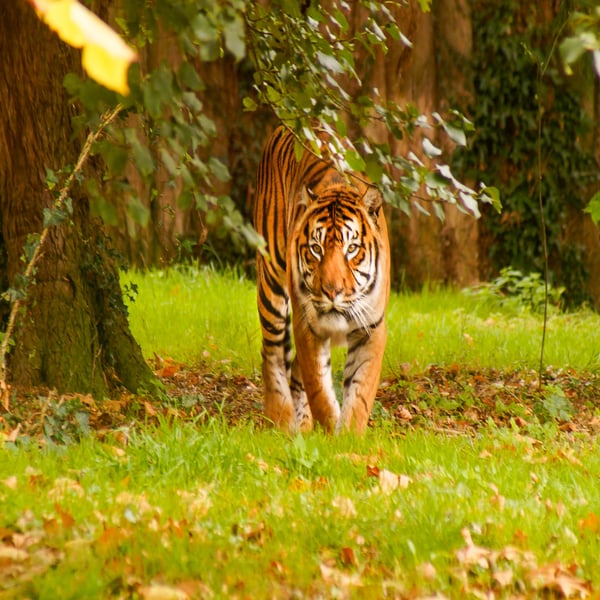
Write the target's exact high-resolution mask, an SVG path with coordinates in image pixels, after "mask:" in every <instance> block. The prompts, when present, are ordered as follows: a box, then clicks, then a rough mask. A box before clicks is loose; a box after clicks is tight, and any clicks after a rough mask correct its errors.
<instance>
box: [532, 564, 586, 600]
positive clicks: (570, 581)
mask: <svg viewBox="0 0 600 600" xmlns="http://www.w3.org/2000/svg"><path fill="white" fill-rule="evenodd" d="M528 579H529V581H530V583H531V585H532V586H533V587H534V588H535V589H536V590H546V591H550V592H555V593H559V594H561V595H562V597H563V598H575V597H576V598H587V596H589V594H590V584H589V583H588V582H587V581H585V580H583V579H581V578H580V577H577V576H575V575H573V574H572V573H570V572H569V571H568V570H567V569H565V567H563V566H562V565H560V564H557V563H551V564H547V565H543V566H541V567H538V568H536V569H532V570H531V571H530V572H529V574H528Z"/></svg>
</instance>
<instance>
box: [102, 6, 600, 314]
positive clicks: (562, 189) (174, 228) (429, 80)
mask: <svg viewBox="0 0 600 600" xmlns="http://www.w3.org/2000/svg"><path fill="white" fill-rule="evenodd" d="M594 4H595V3H594V2H591V3H590V2H555V1H543V2H537V3H521V2H518V1H515V0H501V1H497V2H480V1H476V0H450V1H437V2H436V1H434V2H432V3H431V6H430V7H429V9H428V10H426V11H424V10H422V7H421V6H420V5H419V3H417V2H415V1H411V2H408V3H407V4H406V5H404V6H399V7H398V6H397V7H395V9H394V10H395V11H396V13H395V15H394V16H395V17H396V19H397V22H398V24H399V26H400V28H401V30H402V33H403V34H404V35H405V36H406V38H407V39H408V40H410V42H411V45H410V46H409V45H407V44H406V42H405V41H404V40H403V39H398V40H390V41H389V43H388V50H387V52H386V53H385V54H384V53H382V52H381V51H379V52H376V53H375V54H373V55H369V54H368V53H366V52H364V51H363V52H362V55H360V56H359V57H358V58H357V60H356V64H357V65H358V68H359V71H360V72H359V76H360V79H361V82H362V84H361V89H360V90H356V94H357V95H358V92H359V91H360V92H361V93H364V91H365V90H367V91H369V90H370V91H371V92H372V93H374V92H375V90H376V91H377V93H379V94H381V95H382V96H383V97H384V98H385V99H386V100H387V101H390V102H395V103H397V104H398V105H399V106H402V107H406V106H411V107H414V110H416V112H417V113H418V114H424V115H431V114H432V113H434V112H438V113H441V114H442V115H447V114H448V113H449V112H450V111H452V110H455V109H458V110H460V111H461V112H462V113H463V114H464V115H465V116H466V117H467V118H468V119H469V120H470V121H471V122H472V123H473V126H474V130H473V132H472V133H471V134H470V135H469V141H468V146H467V147H466V148H459V150H458V151H456V152H454V155H453V158H452V166H453V169H454V172H455V174H456V175H457V176H458V177H459V178H460V179H461V180H465V181H470V182H473V183H475V182H479V181H482V180H483V181H485V182H486V183H487V184H488V185H493V186H496V187H498V188H499V189H500V195H501V198H502V204H503V211H502V212H501V213H498V212H497V211H496V210H494V208H493V207H492V206H489V205H488V206H485V205H484V206H483V208H482V210H483V218H481V219H474V218H473V216H472V215H471V214H465V212H464V211H461V210H459V209H458V208H457V207H456V206H453V205H446V206H444V208H443V219H436V218H429V216H428V215H427V214H426V212H431V213H433V212H434V211H433V210H432V207H431V206H430V205H429V204H428V203H427V202H423V203H421V204H419V203H418V200H414V199H413V202H412V204H411V206H410V207H406V206H405V207H404V210H401V209H398V208H390V209H389V215H388V217H389V219H390V221H391V224H392V225H391V231H392V233H391V236H392V251H393V279H394V282H395V286H396V287H401V286H408V287H410V288H412V289H415V288H419V287H420V286H421V285H422V284H423V283H425V282H431V281H436V282H442V283H449V284H455V285H458V286H466V285H471V284H474V283H476V282H479V281H487V280H490V279H491V278H493V277H496V276H497V275H498V273H499V272H500V270H501V269H502V268H504V267H508V266H511V267H513V268H515V269H518V270H520V271H522V272H523V273H524V274H527V273H531V272H543V270H544V264H543V249H542V238H541V235H540V214H539V212H540V211H539V202H538V187H537V183H538V179H539V178H540V176H541V180H542V181H541V186H542V195H543V205H544V217H545V223H546V227H547V233H548V244H549V258H550V277H551V281H552V283H553V284H554V285H556V286H564V288H565V295H564V300H565V301H566V302H567V304H568V305H571V306H574V305H579V304H581V303H582V302H591V303H592V304H593V305H594V306H596V305H597V304H598V302H600V240H599V237H598V231H597V228H596V226H595V225H594V224H593V223H592V220H591V218H590V217H589V215H586V214H585V213H584V211H583V209H584V207H585V206H586V204H587V202H588V201H589V199H590V197H591V196H592V195H593V193H594V192H596V191H597V189H598V172H597V159H598V152H599V143H600V142H599V136H598V123H597V111H598V110H599V107H600V96H599V94H600V91H599V86H598V79H597V78H596V77H595V76H594V73H593V70H592V68H591V61H583V63H584V64H582V65H580V68H579V70H578V71H577V72H576V73H575V74H574V75H573V74H571V75H567V74H566V73H565V69H564V65H563V64H562V61H561V56H560V55H559V53H558V50H557V46H558V44H559V42H560V41H561V40H562V39H564V37H565V36H566V34H567V32H568V28H567V27H566V20H567V18H568V16H569V15H570V14H572V13H573V12H574V11H575V10H578V9H579V10H586V9H587V10H589V9H590V7H591V6H593V5H594ZM347 6H348V9H347V19H348V22H349V24H350V27H351V28H352V29H354V30H357V29H360V28H361V27H363V26H364V23H365V19H366V11H365V9H364V7H363V6H362V5H361V4H359V3H354V2H352V3H348V4H347ZM182 60H183V57H182V54H181V52H180V50H179V49H178V47H177V44H176V43H175V39H174V37H173V35H172V34H169V33H165V34H159V36H158V38H157V40H156V43H155V44H153V45H152V47H149V48H148V49H147V51H146V52H144V53H143V55H142V63H143V66H144V69H145V70H147V71H148V72H153V71H155V70H156V69H160V66H161V65H162V64H167V65H169V66H170V68H173V69H175V68H177V67H179V66H181V63H182ZM198 67H199V68H198V72H199V74H200V78H201V80H202V82H203V83H202V89H201V90H199V93H198V97H199V98H200V99H201V102H202V106H203V111H204V113H205V114H206V115H207V116H208V117H209V118H210V119H211V120H212V121H213V123H214V124H215V128H216V135H215V136H214V138H213V139H212V140H211V141H210V143H209V144H208V146H207V147H206V149H205V150H203V152H204V153H205V154H206V156H213V157H217V158H218V159H219V160H220V161H222V163H223V164H225V165H226V166H227V168H228V169H229V172H230V174H231V178H230V179H229V180H228V181H226V182H221V183H220V184H219V185H218V188H217V190H216V193H217V194H222V195H228V196H229V197H231V199H232V200H233V202H234V203H235V206H236V207H237V209H238V210H239V211H240V213H241V214H242V215H243V216H244V217H245V218H246V219H250V217H251V207H252V202H253V190H254V177H255V172H256V166H257V162H258V159H259V157H260V152H261V149H262V145H263V143H264V140H265V137H266V136H267V134H268V132H269V131H270V130H272V128H273V127H274V126H276V125H277V123H278V121H277V118H276V117H275V116H274V115H273V112H272V111H271V110H270V109H269V108H266V109H265V108H262V109H259V110H256V111H252V112H248V111H247V110H245V109H246V107H247V106H248V104H247V103H246V104H245V103H244V99H245V98H248V97H250V98H253V97H255V92H254V90H253V86H254V76H255V72H254V70H253V67H252V65H251V64H250V62H249V60H247V59H242V60H239V59H238V57H236V56H234V55H233V54H232V53H231V52H229V53H226V55H225V56H223V57H222V58H218V59H217V60H214V61H210V62H202V63H199V64H198ZM370 127H371V128H373V125H372V124H371V125H370ZM377 127H378V130H377V131H376V133H375V135H376V136H378V137H379V138H380V140H381V141H382V142H385V143H388V144H389V146H390V147H391V150H392V153H395V154H398V155H404V156H406V155H408V154H409V153H410V152H411V151H412V152H415V153H416V154H417V155H419V156H421V157H423V150H422V145H421V134H420V132H419V131H416V132H415V135H413V136H407V137H405V138H404V139H401V140H397V139H394V138H393V136H392V135H391V134H390V133H389V132H387V131H385V128H384V127H382V126H381V125H379V126H375V128H377ZM430 138H431V139H432V141H433V142H434V143H435V144H437V145H439V146H440V147H442V148H444V149H445V150H448V151H449V150H451V149H452V148H453V146H454V145H453V144H452V143H451V141H450V140H449V139H448V137H447V136H444V132H443V131H442V130H439V131H438V132H434V133H433V134H432V136H430ZM538 150H539V151H540V152H541V155H542V162H541V173H538V172H537V170H536V169H537V168H538V161H537V157H538ZM154 177H155V179H154V181H153V182H152V184H153V185H154V186H155V189H156V192H155V193H154V194H149V193H148V191H149V190H148V187H147V184H146V185H145V184H144V183H143V182H142V181H136V180H135V177H133V178H130V181H131V182H132V183H133V185H134V187H135V188H136V190H137V191H138V197H139V198H140V201H141V202H142V203H143V205H144V207H145V208H146V209H147V210H148V212H149V215H150V217H149V221H150V227H145V228H144V227H139V226H137V225H136V224H135V218H132V217H131V216H130V215H129V216H128V215H127V213H126V211H125V210H124V209H123V208H121V209H117V210H118V211H119V210H121V211H123V212H122V213H119V214H118V215H117V214H115V216H114V222H115V223H119V225H118V226H116V227H113V228H112V231H111V234H112V236H113V237H114V239H116V240H117V244H118V247H119V248H120V250H121V251H122V252H123V254H124V256H126V258H127V260H128V261H129V262H130V263H131V264H133V265H138V266H155V265H164V264H169V263H170V262H171V261H173V260H182V259H186V258H190V257H195V258H200V259H201V261H202V262H211V261H216V262H217V263H219V264H224V263H232V262H235V263H241V264H244V265H247V266H249V267H250V268H251V264H252V261H253V255H254V249H253V248H251V247H249V246H248V245H247V244H245V243H244V238H243V237H241V236H235V235H234V236H233V238H232V236H231V232H230V231H228V229H227V227H224V226H223V219H222V217H221V218H220V217H219V215H218V214H216V213H215V212H214V211H213V212H205V211H202V210H200V211H199V210H198V209H197V207H196V206H182V204H181V202H180V203H179V204H178V202H177V196H178V193H179V192H180V190H179V189H177V188H172V187H169V186H167V185H165V184H164V181H165V180H166V177H165V173H164V172H163V170H161V169H160V168H159V169H158V170H157V171H156V173H155V176H154ZM213 193H214V190H213ZM121 206H123V205H122V204H121ZM124 223H127V227H125V226H124ZM132 233H134V235H132ZM232 239H233V241H234V243H233V244H232V243H231V242H232Z"/></svg>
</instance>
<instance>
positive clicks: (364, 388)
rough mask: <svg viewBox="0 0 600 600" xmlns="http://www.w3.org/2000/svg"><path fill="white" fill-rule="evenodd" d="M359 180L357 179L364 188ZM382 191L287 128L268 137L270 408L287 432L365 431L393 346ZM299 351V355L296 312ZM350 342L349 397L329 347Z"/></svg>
mask: <svg viewBox="0 0 600 600" xmlns="http://www.w3.org/2000/svg"><path fill="white" fill-rule="evenodd" d="M355 182H356V185H355ZM381 206H382V199H381V195H380V194H379V192H378V191H377V190H376V189H375V188H374V187H372V186H369V185H368V184H367V183H366V182H364V180H363V179H362V178H356V179H353V182H352V184H350V183H348V181H347V180H346V178H345V177H344V176H342V175H341V174H340V173H339V172H337V171H336V170H335V169H334V168H333V167H332V165H331V164H330V163H328V162H327V161H324V160H322V159H319V158H317V157H314V156H313V155H312V154H310V153H309V152H304V154H303V156H302V158H301V159H300V160H297V159H296V156H295V152H294V137H293V135H291V134H290V133H288V132H286V131H285V130H284V129H283V128H279V129H277V130H276V131H275V132H274V134H273V135H272V136H271V138H270V139H269V140H268V141H267V144H266V146H265V149H264V152H263V156H262V158H261V161H260V164H259V169H258V174H257V185H256V202H255V210H254V226H255V228H256V230H257V231H258V233H260V234H261V235H262V236H263V237H264V239H265V241H266V254H265V255H263V254H260V253H259V254H258V255H257V291H258V310H259V317H260V323H261V329H262V336H263V346H262V358H263V368H262V372H263V384H264V408H265V413H266V415H267V417H269V418H270V419H271V420H272V421H273V422H274V423H275V424H276V425H278V426H279V427H281V428H282V429H285V430H289V431H294V430H307V429H310V428H311V427H312V425H313V419H314V420H315V421H317V422H318V423H320V424H321V425H322V426H323V427H324V428H325V429H327V430H331V429H333V428H336V429H337V430H341V429H346V428H352V429H354V430H359V431H362V430H364V428H365V427H366V424H367V421H368V417H369V414H370V411H371V407H372V405H373V401H374V398H375V393H376V390H377V385H378V381H379V376H380V372H381V362H382V358H383V351H384V347H385V336H386V332H385V318H384V316H385V309H386V306H387V299H388V295H389V243H388V238H387V228H386V223H385V217H384V214H383V210H382V208H381ZM292 316H293V331H294V341H295V345H296V357H295V359H293V360H292V336H291V317H292ZM332 344H346V345H347V346H348V355H347V360H346V367H345V370H344V392H343V393H344V398H343V402H342V408H341V412H340V406H339V403H338V402H337V400H336V398H335V393H334V390H333V383H332V378H331V363H330V347H331V345H332Z"/></svg>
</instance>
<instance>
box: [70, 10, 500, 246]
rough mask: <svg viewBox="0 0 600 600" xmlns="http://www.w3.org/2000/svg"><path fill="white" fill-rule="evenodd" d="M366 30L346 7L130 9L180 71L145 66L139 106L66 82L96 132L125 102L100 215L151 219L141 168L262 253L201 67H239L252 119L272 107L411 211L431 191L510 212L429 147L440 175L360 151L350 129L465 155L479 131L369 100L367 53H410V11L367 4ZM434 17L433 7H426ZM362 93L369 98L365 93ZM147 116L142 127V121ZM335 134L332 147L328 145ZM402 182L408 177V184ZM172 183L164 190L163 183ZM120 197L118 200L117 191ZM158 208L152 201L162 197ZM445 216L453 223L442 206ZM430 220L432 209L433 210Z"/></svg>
mask: <svg viewBox="0 0 600 600" xmlns="http://www.w3.org/2000/svg"><path fill="white" fill-rule="evenodd" d="M361 5H362V7H363V9H364V11H365V13H366V15H367V16H366V20H365V24H364V27H360V28H358V30H357V31H354V30H353V29H352V28H351V26H350V24H349V22H348V19H347V16H346V9H347V7H346V6H345V5H344V4H343V3H341V4H337V3H333V4H332V5H323V6H320V5H318V4H317V3H312V2H311V3H304V2H299V1H298V0H273V1H272V2H270V3H269V4H268V6H265V5H264V3H261V2H245V1H243V0H227V1H226V2H220V3H215V2H208V1H201V2H198V1H195V0H194V1H192V0H165V1H164V2H161V3H160V4H159V5H155V4H154V3H145V4H144V6H143V7H141V8H140V6H139V2H137V1H134V0H124V2H123V3H122V13H121V15H120V16H119V18H118V19H117V23H118V24H119V26H120V27H121V28H122V30H123V32H124V35H125V37H126V38H127V39H128V40H129V41H130V42H131V43H132V44H133V45H134V46H135V47H137V48H139V49H140V51H143V49H144V48H145V47H148V48H150V47H152V45H153V44H156V43H157V40H158V39H159V38H160V37H161V36H165V35H169V36H171V39H173V40H174V41H175V44H176V46H177V50H176V52H177V54H178V60H177V64H178V65H179V66H176V65H172V64H166V63H164V62H163V63H162V64H161V65H159V66H158V67H157V68H156V69H155V70H153V71H151V72H144V70H143V68H142V66H141V65H133V67H132V68H131V69H130V74H129V87H130V90H131V91H130V94H129V95H128V96H127V97H126V98H118V97H117V96H116V95H115V94H114V93H111V92H108V91H106V90H104V89H102V88H101V87H100V86H98V85H97V84H95V83H94V82H91V81H84V80H82V79H81V78H79V77H78V76H76V75H74V74H71V75H69V76H68V77H67V78H66V80H65V85H66V87H67V89H68V90H69V92H70V93H71V94H72V95H73V96H74V97H76V98H77V99H78V100H79V102H80V104H81V106H82V108H83V113H82V114H81V115H80V116H79V117H77V123H78V125H79V126H85V127H89V126H93V124H94V123H95V122H96V120H97V115H98V113H99V111H102V110H104V109H105V108H106V107H107V106H111V105H114V104H115V103H116V102H117V101H118V100H119V101H120V102H122V104H123V106H124V111H123V113H122V117H123V120H122V121H121V122H120V123H119V124H118V125H115V126H114V127H112V128H111V129H110V131H109V135H107V136H106V138H105V139H104V140H102V141H100V142H98V143H97V144H96V145H95V148H94V149H95V152H96V153H97V154H98V155H99V156H101V157H102V158H103V159H104V161H105V162H106V171H107V172H106V178H105V181H104V182H103V185H102V186H99V185H98V184H97V183H96V182H93V181H90V182H89V183H88V192H89V194H90V197H91V199H92V206H93V209H94V211H95V213H96V214H98V215H100V216H102V217H103V218H104V219H105V220H106V221H107V222H109V223H114V222H115V219H116V211H115V209H114V205H113V204H112V202H111V200H110V198H111V196H114V195H115V194H118V196H119V197H124V198H125V199H126V202H127V206H128V210H129V213H130V215H131V216H132V218H133V219H134V220H135V221H136V222H138V223H142V224H144V223H146V222H147V221H148V219H149V212H148V206H147V202H142V201H141V199H140V198H138V197H137V196H136V191H135V189H134V187H133V186H132V185H131V184H130V183H128V180H127V177H126V169H127V167H128V165H129V162H130V161H133V163H134V164H135V166H136V167H137V170H138V172H139V173H140V175H141V176H142V177H143V178H144V179H145V181H146V183H147V185H148V186H149V187H150V189H155V191H154V192H151V194H152V193H157V192H156V185H157V181H156V171H157V169H158V168H159V167H160V168H161V169H163V170H164V172H166V174H167V175H168V178H169V179H170V180H171V181H173V182H175V181H176V182H177V185H178V186H179V188H178V189H180V193H179V199H178V204H179V206H180V207H182V208H195V209H199V210H201V211H203V212H206V211H211V210H214V209H218V210H219V211H220V212H221V214H222V215H223V217H222V222H223V224H224V225H225V226H226V227H227V228H228V229H230V230H233V231H236V232H238V233H239V234H242V235H243V236H244V237H245V238H246V239H247V240H248V241H249V242H251V243H252V244H256V243H258V241H259V240H258V239H257V236H256V234H255V233H254V232H253V230H252V229H251V228H249V227H248V226H247V224H246V223H245V221H244V219H243V218H242V217H241V215H240V213H239V212H238V210H237V209H236V208H235V206H234V204H233V202H231V200H230V199H228V198H227V197H226V196H224V195H222V194H219V193H215V192H214V190H215V187H214V184H215V182H219V181H221V182H224V181H227V180H229V178H230V177H231V166H232V165H227V164H224V163H223V162H222V161H221V160H220V159H219V158H217V157H215V156H210V155H209V153H208V152H207V150H206V149H207V148H208V146H209V144H210V142H211V140H213V139H214V138H215V136H216V135H218V132H217V130H216V127H215V124H214V122H213V121H212V120H211V119H210V118H209V117H208V115H207V114H206V111H205V106H204V104H203V101H202V99H201V96H202V91H203V90H205V88H206V82H205V81H203V79H202V76H201V74H200V73H201V70H199V69H198V66H199V65H200V64H201V63H202V62H203V61H213V60H216V59H219V58H222V57H223V56H230V57H232V58H233V59H234V60H235V61H237V62H238V63H240V64H244V65H248V68H249V70H250V71H251V72H253V78H254V82H255V85H254V89H253V90H251V93H250V94H249V95H248V96H247V97H246V98H245V100H244V106H245V108H246V110H249V111H253V110H255V109H257V108H258V107H260V106H265V105H266V106H268V107H269V108H270V110H271V111H272V112H273V113H274V114H275V115H276V116H277V118H278V119H279V120H280V121H282V122H283V123H284V124H285V125H286V126H288V127H290V128H291V129H292V130H294V131H295V132H297V134H298V144H297V150H298V152H300V151H301V149H302V146H305V149H306V150H308V151H313V152H317V153H321V152H324V153H325V154H327V155H328V156H329V157H331V158H332V159H333V160H334V161H335V162H336V163H337V165H338V166H339V167H340V168H341V169H343V170H345V171H346V170H350V169H354V170H359V171H364V172H366V174H367V175H368V176H369V177H370V178H371V179H372V180H373V181H374V182H375V183H377V184H379V185H380V187H381V189H382V191H383V193H384V195H385V197H386V198H387V199H388V200H389V201H390V202H392V203H393V204H395V205H397V206H401V207H403V208H404V209H405V210H407V209H408V201H409V197H410V196H411V194H414V192H415V191H417V190H418V189H419V188H420V187H421V186H422V188H423V189H424V190H425V193H426V194H427V199H428V201H429V202H430V201H431V200H439V201H443V202H451V203H455V204H457V206H458V207H459V208H460V209H461V210H464V211H466V212H468V213H471V214H474V215H476V216H478V215H479V213H480V209H479V205H478V201H483V202H487V203H490V204H492V205H493V206H494V207H495V208H496V209H498V208H499V199H498V195H497V193H496V190H495V189H494V188H485V187H483V188H481V189H479V190H473V189H471V188H469V187H468V186H466V185H464V184H462V183H461V182H460V181H458V180H457V179H456V178H455V177H454V175H453V174H452V172H451V170H450V167H449V166H448V165H447V164H444V163H441V162H438V161H439V158H441V157H440V154H441V151H440V150H439V149H438V148H437V147H436V146H434V145H433V143H431V142H430V141H429V140H428V138H427V137H425V138H424V144H423V150H424V152H425V154H426V155H427V156H428V157H429V159H431V166H430V167H428V166H426V165H425V164H423V163H422V162H421V161H420V160H419V159H418V158H417V157H416V156H415V155H414V154H411V155H410V156H408V157H400V156H394V155H393V154H392V151H391V148H390V147H389V146H388V145H387V144H381V143H376V142H375V141H374V140H373V139H371V138H369V137H368V136H367V135H366V134H363V135H361V136H359V137H356V138H355V139H352V140H351V139H350V136H349V135H348V134H349V131H350V128H349V124H350V125H351V126H354V125H358V126H359V127H364V126H365V125H366V124H367V123H368V122H370V121H372V120H376V121H378V122H381V123H383V124H384V125H385V126H386V128H387V129H388V130H389V131H390V133H391V134H392V135H393V136H395V137H396V138H403V137H404V136H406V135H410V134H411V133H412V132H414V131H415V129H417V128H418V129H421V130H422V131H425V132H426V131H427V130H428V129H429V130H431V129H432V128H437V129H440V130H443V131H445V132H446V133H447V134H448V135H449V136H450V138H451V139H452V140H453V141H454V142H455V143H457V144H464V143H465V142H466V137H465V134H464V130H469V129H470V128H471V125H470V123H469V122H468V121H467V120H466V119H464V118H463V117H461V116H460V115H458V114H457V113H452V114H449V115H447V116H445V117H442V116H441V115H439V114H435V115H433V116H432V118H431V119H427V118H426V117H424V116H422V115H419V114H418V113H417V112H416V110H415V109H414V107H411V106H407V107H399V106H396V105H394V104H390V103H387V102H386V101H384V100H383V99H382V98H380V97H379V96H378V95H377V93H376V92H375V93H374V94H371V93H366V91H360V88H361V79H360V76H359V68H358V66H357V65H356V64H355V58H354V56H355V53H357V52H359V51H360V52H362V53H366V54H370V55H373V56H375V55H378V54H385V53H386V51H387V49H388V45H389V44H390V43H404V44H410V42H409V41H408V40H407V39H406V38H405V36H404V35H403V34H402V32H401V30H400V28H399V25H398V17H397V16H396V13H398V10H399V9H400V8H401V7H402V3H401V2H386V3H374V2H370V1H367V0H363V1H362V2H361ZM421 6H422V7H425V8H426V7H427V3H426V2H422V3H421ZM356 90H359V91H358V92H356ZM133 115H135V117H133ZM320 134H326V135H327V136H328V142H327V144H325V145H324V146H323V147H321V146H322V144H321V143H320V141H319V140H320V138H318V137H317V136H318V135H320ZM399 173H400V174H401V176H398V174H399ZM162 183H164V182H162ZM109 188H110V189H112V191H110V192H109V191H108V189H109ZM150 197H151V196H150ZM433 206H434V210H435V212H436V214H438V215H439V216H442V215H443V212H442V211H441V210H440V208H439V206H437V205H436V204H435V203H434V204H433ZM422 209H423V210H424V211H427V210H428V209H427V208H425V207H424V206H423V207H422Z"/></svg>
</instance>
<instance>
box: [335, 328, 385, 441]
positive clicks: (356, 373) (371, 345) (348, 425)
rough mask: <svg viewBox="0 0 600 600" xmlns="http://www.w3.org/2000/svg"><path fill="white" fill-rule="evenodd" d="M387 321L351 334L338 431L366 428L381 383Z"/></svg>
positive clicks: (357, 431)
mask: <svg viewBox="0 0 600 600" xmlns="http://www.w3.org/2000/svg"><path fill="white" fill-rule="evenodd" d="M385 340H386V329H385V322H383V321H382V322H381V323H380V324H379V325H378V327H377V328H376V329H375V330H373V331H372V332H370V333H367V332H365V331H358V332H356V333H355V334H353V335H350V336H349V338H348V356H347V358H346V367H345V369H344V401H343V403H342V411H341V414H340V417H339V419H338V421H337V424H336V428H335V430H336V433H339V432H341V431H346V430H350V431H355V432H356V433H362V432H364V431H365V429H366V428H367V423H368V421H369V415H370V414H371V409H372V408H373V403H374V401H375V394H376V393H377V387H378V385H379V376H380V374H381V364H382V362H383V352H384V349H385Z"/></svg>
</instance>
